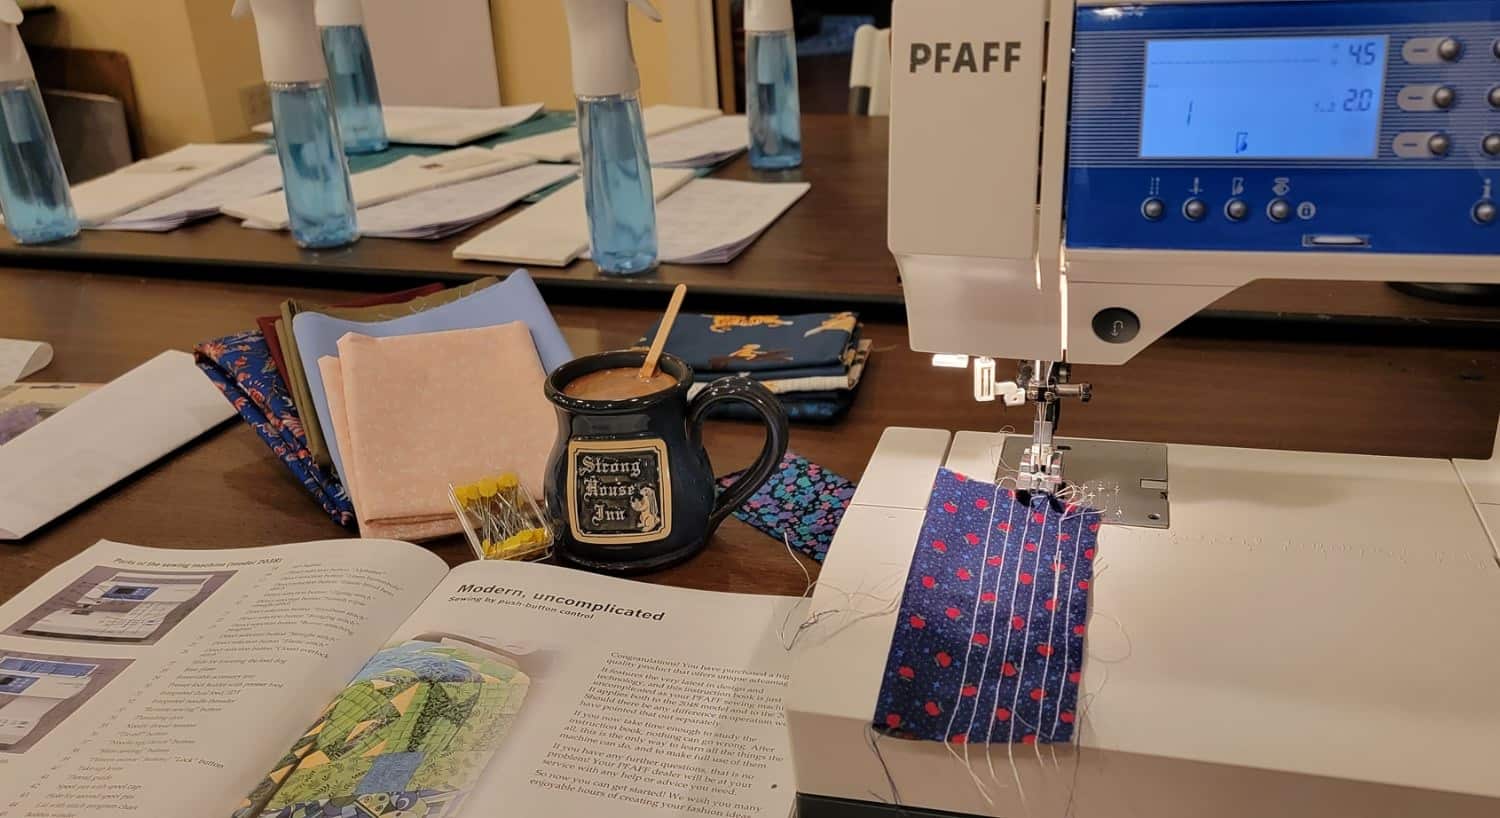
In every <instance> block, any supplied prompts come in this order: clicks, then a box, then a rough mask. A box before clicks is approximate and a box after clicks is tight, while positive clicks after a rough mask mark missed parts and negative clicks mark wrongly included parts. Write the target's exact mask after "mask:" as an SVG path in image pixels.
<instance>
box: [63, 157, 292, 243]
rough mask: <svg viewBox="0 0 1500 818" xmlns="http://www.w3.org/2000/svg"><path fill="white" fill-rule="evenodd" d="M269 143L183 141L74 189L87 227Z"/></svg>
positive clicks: (212, 173)
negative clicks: (188, 142) (179, 145)
mask: <svg viewBox="0 0 1500 818" xmlns="http://www.w3.org/2000/svg"><path fill="white" fill-rule="evenodd" d="M265 152H266V146H265V145H260V144H254V145H183V146H182V147H180V148H177V149H176V150H171V151H167V152H166V153H164V154H162V155H161V156H157V157H154V158H152V159H145V160H142V161H140V162H136V163H135V164H133V165H129V166H127V167H123V168H120V169H119V170H117V171H115V172H113V173H107V174H105V175H103V176H100V177H99V178H97V179H90V180H89V181H87V182H84V183H83V184H81V185H78V186H77V187H75V188H73V207H74V209H76V210H77V211H78V221H79V223H80V224H82V225H84V226H85V227H92V226H94V225H99V224H103V223H105V222H108V221H111V220H113V219H116V218H118V217H120V216H123V215H125V214H126V213H129V212H131V211H133V210H139V209H140V208H142V207H145V206H146V205H148V204H151V203H152V202H155V201H158V200H160V199H164V198H166V197H168V196H171V195H172V194H174V193H176V192H178V191H180V190H186V189H187V188H189V187H192V186H193V185H196V184H198V183H199V182H202V181H204V180H205V179H209V178H212V177H214V176H218V175H219V174H221V173H223V172H225V171H227V170H229V169H230V168H234V167H238V166H240V165H243V164H245V163H246V162H249V161H250V160H252V159H255V158H256V157H258V156H262V155H264V154H265Z"/></svg>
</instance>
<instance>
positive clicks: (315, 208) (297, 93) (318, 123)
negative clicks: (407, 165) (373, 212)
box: [234, 0, 359, 248]
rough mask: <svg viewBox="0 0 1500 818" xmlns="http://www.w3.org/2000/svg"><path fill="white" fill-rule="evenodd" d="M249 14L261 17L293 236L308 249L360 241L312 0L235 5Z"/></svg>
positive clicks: (248, 0) (244, 0) (259, 31)
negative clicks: (250, 12) (358, 239)
mask: <svg viewBox="0 0 1500 818" xmlns="http://www.w3.org/2000/svg"><path fill="white" fill-rule="evenodd" d="M247 11H253V13H254V15H255V33H256V36H257V38H258V39H259V41H260V65H261V72H262V74H264V76H265V78H266V85H267V86H268V87H269V88H270V89H271V122H272V126H273V127H274V128H275V129H276V155H277V157H278V158H280V160H281V180H282V192H283V193H284V194H285V196H286V209H287V215H288V216H289V217H290V220H291V227H292V238H294V239H296V241H297V244H299V245H301V246H303V247H309V248H320V247H339V246H341V245H345V244H349V243H350V242H352V241H354V240H355V239H357V238H359V230H358V228H357V227H356V226H355V222H354V192H353V190H352V189H351V188H350V186H349V164H348V162H347V161H346V160H345V159H344V148H343V144H342V143H341V142H340V140H339V128H338V122H337V121H336V120H335V118H334V113H333V95H332V93H331V92H330V91H329V88H328V65H327V64H326V63H325V62H324V61H323V43H322V42H321V41H320V40H319V39H318V24H317V22H316V20H315V18H314V16H313V0H236V2H235V5H234V12H235V14H236V15H243V14H244V13H246V12H247Z"/></svg>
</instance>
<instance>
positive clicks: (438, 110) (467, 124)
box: [252, 102, 542, 147]
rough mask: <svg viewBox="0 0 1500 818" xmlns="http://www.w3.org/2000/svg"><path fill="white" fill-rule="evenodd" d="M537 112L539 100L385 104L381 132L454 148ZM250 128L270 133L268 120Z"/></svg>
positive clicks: (396, 139) (394, 139) (405, 141)
mask: <svg viewBox="0 0 1500 818" xmlns="http://www.w3.org/2000/svg"><path fill="white" fill-rule="evenodd" d="M541 111H542V103H540V102H534V103H530V104H527V105H504V106H501V107H499V108H445V107H434V106H428V105H387V106H385V107H384V109H383V110H382V113H383V114H384V118H385V134H386V136H387V137H388V138H389V139H390V140H391V141H392V142H399V143H401V144H405V145H436V146H438V147H456V146H458V145H467V144H468V143H470V142H474V141H476V140H479V139H484V138H485V137H487V136H494V135H495V134H497V133H500V132H502V131H506V130H509V129H511V128H514V127H515V126H517V125H519V124H521V123H522V122H525V121H526V120H528V119H531V118H532V117H534V116H536V115H537V114H539V113H541ZM252 130H254V131H255V132H256V133H263V134H266V135H268V136H269V135H271V134H273V133H274V129H273V126H272V125H271V123H269V122H262V123H260V124H259V125H256V126H255V127H254V128H253V129H252Z"/></svg>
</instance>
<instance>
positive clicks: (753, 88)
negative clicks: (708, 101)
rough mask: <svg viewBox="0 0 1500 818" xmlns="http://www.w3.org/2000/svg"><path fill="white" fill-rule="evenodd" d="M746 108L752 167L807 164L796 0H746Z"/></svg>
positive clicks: (771, 167) (780, 166) (782, 166)
mask: <svg viewBox="0 0 1500 818" xmlns="http://www.w3.org/2000/svg"><path fill="white" fill-rule="evenodd" d="M745 113H746V118H747V119H748V120H749V123H750V167H752V168H758V169H760V170H784V169H786V168H795V167H797V166H798V165H801V164H802V103H801V99H800V98H799V96H798V92H797V35H796V32H795V31H794V30H793V21H792V2H791V0H745Z"/></svg>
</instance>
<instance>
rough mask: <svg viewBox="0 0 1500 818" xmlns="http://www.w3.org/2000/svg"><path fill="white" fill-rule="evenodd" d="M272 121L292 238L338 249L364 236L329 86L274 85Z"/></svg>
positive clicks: (318, 84)
mask: <svg viewBox="0 0 1500 818" xmlns="http://www.w3.org/2000/svg"><path fill="white" fill-rule="evenodd" d="M270 88H271V119H272V123H273V127H274V128H275V129H276V155H277V157H278V158H280V160H281V178H282V184H283V185H284V187H283V188H282V190H283V192H284V193H285V195H286V209H287V215H288V216H290V217H291V227H292V238H294V239H296V241H297V244H299V245H301V246H303V247H311V248H318V247H338V246H340V245H344V244H349V243H350V242H352V241H354V240H355V239H357V238H359V229H358V227H357V226H356V225H355V222H354V192H353V190H351V189H350V187H349V165H348V162H347V160H345V159H344V151H343V148H342V146H341V145H340V144H339V129H338V123H337V122H335V121H334V115H333V104H332V102H331V101H330V97H329V93H328V84H327V83H326V82H322V81H318V82H273V83H270Z"/></svg>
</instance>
